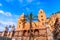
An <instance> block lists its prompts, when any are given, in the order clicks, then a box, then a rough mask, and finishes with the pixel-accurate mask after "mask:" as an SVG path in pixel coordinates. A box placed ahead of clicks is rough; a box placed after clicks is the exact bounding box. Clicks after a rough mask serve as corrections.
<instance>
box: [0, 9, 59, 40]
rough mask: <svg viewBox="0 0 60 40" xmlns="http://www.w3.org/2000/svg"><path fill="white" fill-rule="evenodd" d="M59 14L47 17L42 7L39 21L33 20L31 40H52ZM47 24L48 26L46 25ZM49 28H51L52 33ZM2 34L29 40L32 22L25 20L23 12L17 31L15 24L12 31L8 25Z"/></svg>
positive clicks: (17, 39)
mask: <svg viewBox="0 0 60 40" xmlns="http://www.w3.org/2000/svg"><path fill="white" fill-rule="evenodd" d="M59 16H60V13H57V14H53V15H51V16H50V17H49V18H46V14H45V12H44V11H43V10H42V9H41V10H40V11H39V13H38V21H36V22H32V28H31V35H32V36H31V37H32V38H31V40H33V39H35V40H47V39H49V40H51V38H52V37H53V35H51V34H52V31H53V30H54V23H55V21H56V18H59ZM46 24H47V25H48V26H46ZM47 28H48V29H47ZM47 30H49V32H50V33H49V32H48V31H47ZM0 36H5V37H9V38H13V39H15V40H21V39H23V40H29V36H30V23H29V22H27V21H26V20H25V16H24V14H22V15H21V16H20V17H19V18H18V23H17V27H16V31H14V26H12V28H11V32H8V31H7V27H6V28H5V31H4V32H1V33H0Z"/></svg>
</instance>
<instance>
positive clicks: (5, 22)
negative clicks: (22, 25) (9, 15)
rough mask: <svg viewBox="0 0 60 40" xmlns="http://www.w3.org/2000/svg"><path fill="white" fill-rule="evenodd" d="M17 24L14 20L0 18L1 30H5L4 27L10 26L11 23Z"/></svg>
mask: <svg viewBox="0 0 60 40" xmlns="http://www.w3.org/2000/svg"><path fill="white" fill-rule="evenodd" d="M13 24H14V25H15V26H16V23H15V22H12V21H2V20H0V31H4V27H5V26H8V27H9V25H13Z"/></svg>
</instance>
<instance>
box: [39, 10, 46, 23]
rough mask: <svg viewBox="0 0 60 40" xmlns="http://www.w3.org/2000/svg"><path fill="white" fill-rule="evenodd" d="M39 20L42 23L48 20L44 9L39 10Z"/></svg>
mask: <svg viewBox="0 0 60 40" xmlns="http://www.w3.org/2000/svg"><path fill="white" fill-rule="evenodd" d="M38 20H39V21H40V22H41V23H44V22H45V21H46V14H45V12H44V11H43V10H42V9H41V10H40V11H39V14H38Z"/></svg>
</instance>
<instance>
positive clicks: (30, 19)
mask: <svg viewBox="0 0 60 40" xmlns="http://www.w3.org/2000/svg"><path fill="white" fill-rule="evenodd" d="M25 17H26V18H27V21H29V22H30V29H29V30H30V38H29V40H31V37H32V33H31V28H32V21H35V20H38V19H37V16H34V15H33V14H32V13H30V14H29V15H26V16H25ZM35 25H36V24H35Z"/></svg>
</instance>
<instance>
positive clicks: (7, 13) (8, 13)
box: [0, 10, 12, 16]
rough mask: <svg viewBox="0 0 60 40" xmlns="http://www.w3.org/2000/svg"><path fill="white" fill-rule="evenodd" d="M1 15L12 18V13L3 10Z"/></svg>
mask: <svg viewBox="0 0 60 40" xmlns="http://www.w3.org/2000/svg"><path fill="white" fill-rule="evenodd" d="M0 14H3V15H6V16H12V14H11V13H10V12H4V11H3V10H0Z"/></svg>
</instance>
